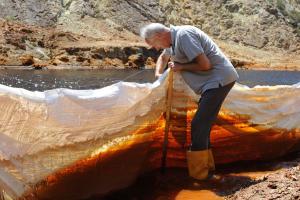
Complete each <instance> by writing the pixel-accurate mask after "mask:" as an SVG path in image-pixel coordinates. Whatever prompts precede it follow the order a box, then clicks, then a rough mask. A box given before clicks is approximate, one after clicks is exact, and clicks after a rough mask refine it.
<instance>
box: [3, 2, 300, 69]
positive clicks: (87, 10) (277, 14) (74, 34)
mask: <svg viewBox="0 0 300 200" xmlns="http://www.w3.org/2000/svg"><path fill="white" fill-rule="evenodd" d="M0 10H1V13H0V17H1V18H2V19H1V20H0V27H1V28H0V32H1V35H0V43H1V47H0V64H1V65H35V66H51V65H52V66H53V65H56V66H63V65H69V66H71V65H72V66H73V65H80V66H96V67H98V66H118V67H120V66H121V67H124V66H128V67H141V66H143V65H145V64H146V65H147V66H153V63H154V62H155V59H156V57H157V54H158V52H155V51H152V50H151V51H149V50H148V49H147V48H146V46H145V44H144V43H143V41H141V40H140V38H139V37H138V36H137V34H138V32H139V28H140V27H141V26H142V25H144V24H146V23H149V22H161V23H164V24H167V25H168V24H174V25H181V24H191V25H195V26H197V27H199V28H201V29H202V30H203V31H205V32H206V33H208V34H209V35H210V36H211V37H213V38H214V39H215V40H216V41H217V43H218V44H219V45H220V46H221V48H222V49H223V50H224V51H225V53H226V54H227V55H229V57H230V58H231V59H232V61H233V62H234V64H235V65H236V66H244V67H271V68H276V67H280V68H289V69H299V63H300V58H299V54H300V1H299V0H268V1H263V0H256V1H246V0H202V1H194V0H185V1H182V0H180V1H179V0H177V1H176V0H159V1H158V0H150V1H143V0H111V1H108V0H90V1H86V0H53V1H50V0H42V1H36V0H26V1H22V0H1V2H0Z"/></svg>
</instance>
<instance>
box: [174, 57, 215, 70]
mask: <svg viewBox="0 0 300 200" xmlns="http://www.w3.org/2000/svg"><path fill="white" fill-rule="evenodd" d="M168 65H169V67H171V68H172V69H173V70H174V71H181V70H186V71H192V72H195V71H208V70H211V69H212V66H211V63H210V61H209V59H208V58H207V56H206V55H205V54H199V55H198V56H197V57H196V58H195V59H194V62H192V63H186V64H181V63H174V62H169V63H168Z"/></svg>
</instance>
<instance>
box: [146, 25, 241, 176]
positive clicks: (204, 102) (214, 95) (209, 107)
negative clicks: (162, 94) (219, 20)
mask: <svg viewBox="0 0 300 200" xmlns="http://www.w3.org/2000/svg"><path fill="white" fill-rule="evenodd" d="M141 37H142V38H144V39H145V41H146V43H147V44H148V45H150V46H151V47H153V48H155V49H157V50H160V49H164V50H163V52H162V53H161V55H160V56H159V57H158V60H157V63H156V69H155V76H156V77H159V76H160V75H161V74H162V73H163V71H164V68H165V67H166V65H168V67H170V68H171V69H172V70H174V71H177V72H180V73H181V74H182V77H183V79H184V80H185V82H186V83H187V84H188V85H189V87H191V88H192V89H193V91H194V92H195V93H197V94H200V95H201V98H200V100H199V105H198V109H197V112H196V114H195V116H194V118H193V120H192V123H191V138H192V139H191V146H190V149H189V150H188V151H187V162H188V169H189V174H190V176H192V177H193V178H195V179H198V180H204V179H207V178H208V177H209V174H210V173H209V172H211V171H213V170H214V169H215V166H214V160H213V155H212V151H211V149H210V131H211V127H212V124H213V122H214V121H215V120H216V117H217V115H218V113H219V110H220V108H221V105H222V103H223V101H224V99H225V98H226V96H227V94H228V92H229V91H230V89H231V88H232V87H233V85H234V83H235V81H236V80H237V79H238V74H237V72H236V70H235V69H234V67H233V65H232V64H231V62H230V61H229V59H228V58H227V57H226V56H225V55H224V54H223V53H222V52H221V50H220V49H219V47H218V46H217V45H216V44H215V43H214V42H213V41H212V40H211V38H210V37H209V36H208V35H206V34H205V33H204V32H203V31H201V30H200V29H198V28H196V27H193V26H170V27H166V26H164V25H163V24H159V23H152V24H149V25H146V26H144V27H143V28H142V29H141Z"/></svg>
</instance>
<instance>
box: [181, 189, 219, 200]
mask: <svg viewBox="0 0 300 200" xmlns="http://www.w3.org/2000/svg"><path fill="white" fill-rule="evenodd" d="M200 199H203V200H224V198H222V197H220V196H218V195H216V194H215V193H214V192H212V191H209V190H198V191H193V190H181V191H180V192H179V193H178V195H177V196H176V197H175V200H200Z"/></svg>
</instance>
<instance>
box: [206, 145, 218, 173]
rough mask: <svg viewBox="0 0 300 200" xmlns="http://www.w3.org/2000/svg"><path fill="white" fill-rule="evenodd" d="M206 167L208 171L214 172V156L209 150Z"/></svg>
mask: <svg viewBox="0 0 300 200" xmlns="http://www.w3.org/2000/svg"><path fill="white" fill-rule="evenodd" d="M208 166H209V171H215V170H216V167H215V161H214V156H213V153H212V150H211V149H209V150H208Z"/></svg>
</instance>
